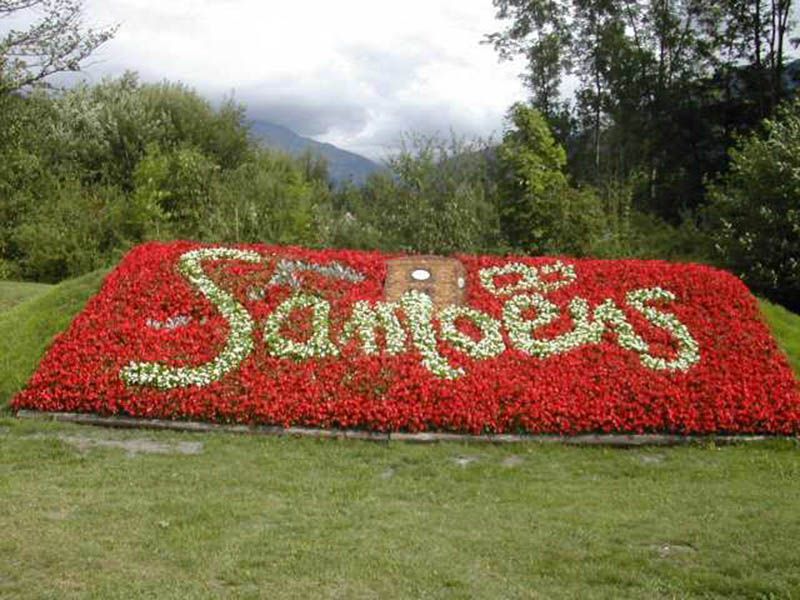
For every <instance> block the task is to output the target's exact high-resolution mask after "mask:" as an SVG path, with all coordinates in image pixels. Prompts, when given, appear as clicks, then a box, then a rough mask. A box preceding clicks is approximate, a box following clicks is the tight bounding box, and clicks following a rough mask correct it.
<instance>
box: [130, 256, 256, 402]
mask: <svg viewBox="0 0 800 600" xmlns="http://www.w3.org/2000/svg"><path fill="white" fill-rule="evenodd" d="M222 259H229V260H242V261H245V262H252V263H256V262H260V261H261V255H260V254H258V253H257V252H252V251H249V250H236V249H235V248H202V249H199V250H192V251H190V252H186V253H184V254H182V255H181V257H180V259H179V260H178V270H179V271H180V273H181V274H182V275H183V276H184V277H185V278H186V279H187V280H188V281H189V283H190V284H192V285H193V286H194V287H195V288H197V289H198V290H199V291H200V293H201V294H203V295H204V296H205V297H206V298H207V299H208V301H209V302H211V303H212V304H213V305H214V306H215V307H216V308H217V310H219V312H220V314H221V315H222V316H223V317H224V318H225V320H226V321H227V322H228V326H229V327H230V331H229V333H228V339H227V341H226V343H225V347H224V348H223V349H222V352H220V353H219V355H218V356H217V357H216V358H215V359H214V360H212V361H210V362H207V363H206V364H204V365H198V366H194V367H171V366H168V365H165V364H162V363H158V362H131V363H129V364H128V365H127V366H125V367H123V368H122V370H121V371H120V374H119V375H120V377H121V378H122V380H123V381H124V382H125V383H127V384H133V385H149V386H152V387H156V388H159V389H162V390H169V389H173V388H177V387H189V386H192V385H197V386H204V385H208V384H210V383H212V382H214V381H217V380H219V379H221V378H222V377H223V376H224V375H225V374H227V373H229V372H230V371H232V370H233V369H235V368H237V367H238V366H239V365H240V364H241V363H242V361H243V360H244V359H246V358H247V357H248V356H249V355H250V353H251V352H252V351H253V335H252V334H253V327H254V325H253V319H252V317H251V316H250V314H249V313H248V312H247V310H246V309H245V308H244V306H242V305H241V304H239V302H237V301H236V299H235V298H234V297H233V295H231V294H229V293H228V292H226V291H225V290H223V289H222V288H220V287H218V286H217V284H215V283H214V282H213V281H212V280H211V278H210V277H209V276H208V275H206V274H205V272H204V271H203V265H202V262H203V261H204V260H222Z"/></svg>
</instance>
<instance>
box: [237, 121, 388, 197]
mask: <svg viewBox="0 0 800 600" xmlns="http://www.w3.org/2000/svg"><path fill="white" fill-rule="evenodd" d="M250 131H251V133H252V134H253V136H254V137H255V139H256V140H258V141H259V142H261V143H263V144H264V145H265V146H268V147H271V148H278V149H280V150H284V151H285V152H288V153H289V154H291V155H293V156H297V155H300V154H302V153H303V152H306V151H309V150H310V151H311V152H313V153H315V154H319V155H321V156H322V157H323V158H325V160H326V161H327V162H328V171H329V173H330V176H331V179H332V180H333V181H334V182H335V183H344V182H347V181H352V182H353V183H355V184H356V185H362V184H363V183H364V182H365V181H366V180H367V177H369V175H370V174H372V173H374V172H376V171H379V170H381V168H382V167H381V166H380V165H378V164H377V163H375V162H373V161H371V160H369V159H368V158H364V157H363V156H360V155H358V154H355V153H353V152H348V151H347V150H342V149H341V148H337V147H336V146H334V145H333V144H325V143H321V142H317V141H315V140H312V139H311V138H307V137H303V136H301V135H298V134H296V133H295V132H294V131H292V130H291V129H288V128H286V127H283V126H281V125H276V124H275V123H270V122H268V121H252V122H251V124H250Z"/></svg>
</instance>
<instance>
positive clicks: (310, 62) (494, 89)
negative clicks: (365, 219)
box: [85, 0, 525, 158]
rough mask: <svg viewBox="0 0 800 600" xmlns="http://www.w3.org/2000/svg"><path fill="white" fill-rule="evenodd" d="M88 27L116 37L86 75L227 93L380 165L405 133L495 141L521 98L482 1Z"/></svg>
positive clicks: (151, 10)
mask: <svg viewBox="0 0 800 600" xmlns="http://www.w3.org/2000/svg"><path fill="white" fill-rule="evenodd" d="M85 10H86V14H87V20H88V21H89V22H90V23H91V24H100V25H102V24H110V23H119V24H120V29H119V32H118V33H117V35H116V37H115V38H114V39H113V40H112V41H110V42H109V43H108V44H107V45H105V46H104V47H103V48H102V49H101V50H100V51H98V53H97V54H96V56H94V57H93V58H92V60H93V63H94V64H92V65H91V66H90V67H89V68H88V69H87V75H88V77H89V79H90V80H92V81H96V80H99V79H100V78H101V77H102V76H103V75H105V74H115V75H116V74H120V73H122V72H123V71H124V70H125V69H132V70H135V71H138V72H139V74H140V75H141V77H142V79H143V80H145V81H158V80H161V79H168V80H171V81H182V82H184V83H187V84H189V85H191V86H192V87H194V88H195V89H197V90H198V91H199V92H201V93H202V94H204V95H205V96H207V97H208V98H209V99H212V100H218V99H220V98H222V97H224V96H225V95H226V94H230V93H231V92H233V93H234V95H235V98H236V99H237V100H238V101H240V102H243V103H244V104H246V105H247V107H248V110H249V116H250V117H251V118H256V119H265V120H269V121H273V122H276V123H279V124H281V125H285V126H287V127H289V128H291V129H293V130H294V131H296V132H297V133H299V134H302V135H306V136H310V137H313V138H315V139H317V140H320V141H326V142H331V143H333V144H336V145H337V146H340V147H342V148H345V149H348V150H352V151H354V152H358V153H361V154H364V155H366V156H369V157H371V158H381V157H383V156H385V155H386V154H387V149H388V148H390V147H391V146H392V145H394V144H395V143H396V142H397V140H398V139H399V135H400V133H401V132H404V131H421V132H426V133H434V132H439V133H441V134H445V135H447V134H449V131H450V130H451V129H452V130H453V131H455V132H456V133H457V134H460V135H465V136H475V135H480V136H483V137H486V136H489V135H491V134H492V133H494V134H496V136H497V135H498V134H500V133H501V131H502V120H503V114H504V112H505V111H506V109H507V108H508V107H509V105H510V104H511V103H512V102H514V101H516V100H520V99H523V98H524V97H525V91H524V89H523V87H522V84H521V82H520V80H519V78H518V75H519V73H520V71H521V66H520V65H519V64H509V63H500V62H499V61H498V58H497V55H496V53H495V52H494V49H493V48H492V47H491V46H487V45H483V44H480V41H481V39H482V38H483V36H484V35H485V34H486V33H490V32H492V31H496V30H497V29H499V23H498V22H497V21H496V20H495V19H494V8H493V6H492V3H491V0H404V1H401V2H382V1H380V0H336V1H317V2H302V1H297V0H295V1H291V0H281V1H272V0H261V1H259V0H191V1H190V0H158V1H156V0H87V1H86V5H85Z"/></svg>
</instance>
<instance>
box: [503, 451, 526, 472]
mask: <svg viewBox="0 0 800 600" xmlns="http://www.w3.org/2000/svg"><path fill="white" fill-rule="evenodd" d="M523 462H525V459H524V458H522V457H521V456H517V455H516V454H512V455H511V456H506V457H505V458H504V459H503V460H502V461H500V464H501V465H503V466H504V467H508V468H509V469H513V468H514V467H518V466H520V465H521V464H522V463H523Z"/></svg>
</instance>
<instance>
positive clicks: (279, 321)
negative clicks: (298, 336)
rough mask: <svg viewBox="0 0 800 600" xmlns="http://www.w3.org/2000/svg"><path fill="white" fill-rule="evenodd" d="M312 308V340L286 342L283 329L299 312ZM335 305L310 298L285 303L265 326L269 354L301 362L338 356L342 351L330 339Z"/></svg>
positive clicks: (290, 299) (265, 339)
mask: <svg viewBox="0 0 800 600" xmlns="http://www.w3.org/2000/svg"><path fill="white" fill-rule="evenodd" d="M303 308H310V309H312V310H313V316H312V317H311V328H312V334H311V337H310V338H309V339H308V340H307V341H305V342H297V341H294V340H290V339H286V338H285V337H283V336H282V335H281V326H282V325H283V323H284V322H285V321H286V320H287V319H288V318H289V316H290V315H291V314H292V312H294V311H295V310H299V309H303ZM330 312H331V305H330V304H329V303H328V301H327V300H325V299H324V298H319V297H317V296H311V295H309V294H302V293H301V294H295V295H294V296H291V297H290V298H287V299H286V300H284V301H283V302H282V303H281V304H280V305H279V306H278V308H276V309H275V312H273V313H272V314H271V315H270V316H269V317H267V322H266V323H265V325H264V341H265V342H266V343H267V345H268V346H269V347H270V348H269V353H270V354H271V355H272V356H279V357H281V358H286V357H292V358H299V359H307V358H315V357H324V356H336V355H338V354H339V349H338V348H337V347H336V346H335V345H334V344H333V342H332V341H331V340H330V337H329V329H330Z"/></svg>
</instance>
